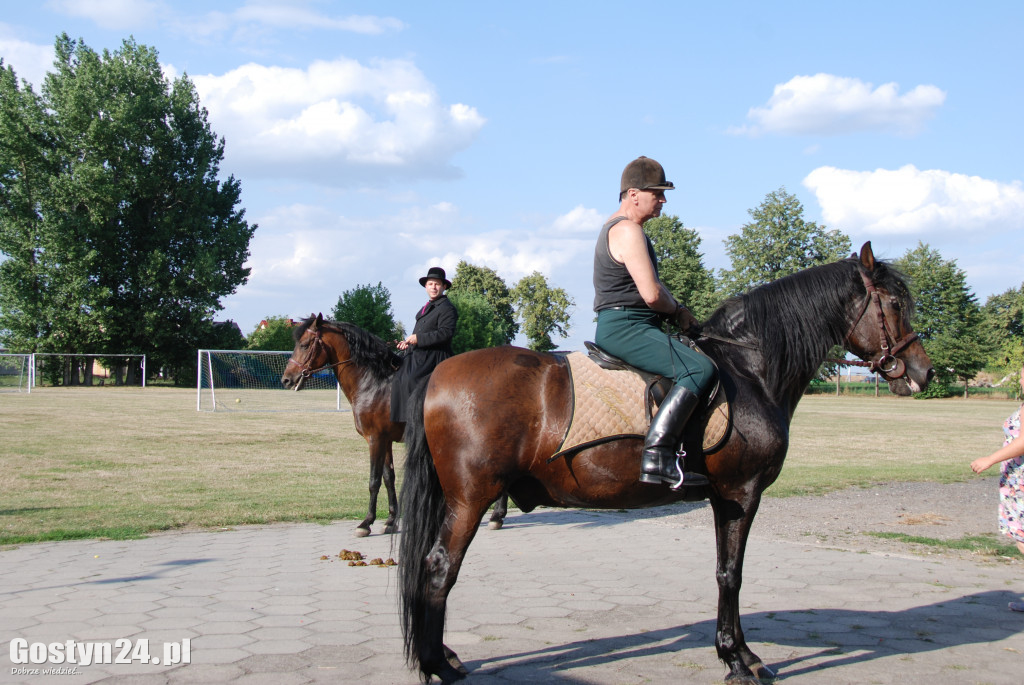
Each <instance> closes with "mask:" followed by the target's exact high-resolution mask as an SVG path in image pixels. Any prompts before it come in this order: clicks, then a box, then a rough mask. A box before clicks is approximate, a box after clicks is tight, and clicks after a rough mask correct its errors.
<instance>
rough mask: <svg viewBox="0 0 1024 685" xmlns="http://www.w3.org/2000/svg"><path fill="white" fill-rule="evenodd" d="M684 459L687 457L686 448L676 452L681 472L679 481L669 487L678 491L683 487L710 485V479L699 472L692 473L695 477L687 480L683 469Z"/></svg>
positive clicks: (677, 466)
mask: <svg viewBox="0 0 1024 685" xmlns="http://www.w3.org/2000/svg"><path fill="white" fill-rule="evenodd" d="M684 459H686V451H685V450H682V449H681V450H679V451H678V452H676V471H678V472H679V482H677V483H675V484H674V485H669V486H668V487H669V489H670V490H673V491H678V490H679V489H680V488H682V487H704V486H706V485H710V482H709V481H708V479H707V478H705V477H704V476H703V475H701V474H699V473H695V474H691V476H693V477H692V478H690V480H686V471H685V470H684V469H683V460H684ZM694 481H696V482H694ZM701 481H703V482H701Z"/></svg>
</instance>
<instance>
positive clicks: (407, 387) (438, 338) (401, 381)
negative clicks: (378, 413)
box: [391, 266, 459, 423]
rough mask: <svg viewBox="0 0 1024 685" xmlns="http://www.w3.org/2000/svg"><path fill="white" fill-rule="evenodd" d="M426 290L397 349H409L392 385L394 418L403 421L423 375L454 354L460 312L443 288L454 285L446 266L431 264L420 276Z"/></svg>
mask: <svg viewBox="0 0 1024 685" xmlns="http://www.w3.org/2000/svg"><path fill="white" fill-rule="evenodd" d="M420 285H422V286H423V287H424V288H425V289H426V291H427V297H429V298H430V299H428V300H427V303H426V304H425V305H423V307H422V308H421V309H420V311H419V313H417V314H416V325H415V326H414V327H413V329H412V334H411V335H410V336H409V337H407V338H406V339H405V340H399V341H398V349H400V350H408V352H407V354H406V355H405V357H404V358H403V359H402V366H401V367H399V369H398V372H397V373H396V374H395V380H394V382H393V383H392V385H391V420H392V421H394V422H396V423H403V422H405V420H406V416H407V414H408V411H409V406H408V404H409V395H410V394H411V393H412V389H413V388H414V387H416V384H417V383H418V382H419V381H420V379H422V378H425V377H426V376H429V375H430V372H431V371H433V370H434V367H435V366H437V365H438V364H440V363H441V362H443V361H444V360H445V359H447V358H448V357H450V356H452V336H454V335H455V324H456V322H458V320H459V313H458V311H456V309H455V305H453V304H452V303H451V301H449V300H448V298H447V297H446V296H445V294H444V291H445V290H447V289H448V288H450V287H452V283H451V281H449V280H448V279H447V278H445V273H444V269H442V268H441V267H439V266H432V267H430V269H429V270H428V271H427V275H426V276H424V277H423V278H421V279H420Z"/></svg>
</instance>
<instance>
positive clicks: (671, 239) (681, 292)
mask: <svg viewBox="0 0 1024 685" xmlns="http://www.w3.org/2000/svg"><path fill="white" fill-rule="evenodd" d="M644 233H646V234H647V236H648V237H649V238H650V239H651V243H652V244H653V245H654V253H655V255H656V256H657V258H658V275H659V277H660V279H661V282H662V283H664V284H665V287H667V288H668V289H669V291H670V292H671V293H672V294H673V295H674V296H675V298H676V299H677V300H678V301H680V302H682V303H684V304H685V305H686V306H687V307H689V308H690V311H692V312H693V314H694V316H696V317H697V318H698V319H700V320H701V321H703V320H704V319H706V318H707V317H708V316H709V315H710V314H711V312H712V311H714V309H715V307H716V306H718V301H719V300H718V296H717V295H716V293H715V277H714V274H713V273H712V272H711V271H710V270H709V269H708V268H706V267H705V266H704V255H702V254H701V252H700V244H701V238H700V235H698V233H697V231H695V230H693V229H690V228H686V227H685V226H683V222H682V221H680V219H679V217H677V216H672V215H670V214H666V215H663V216H659V217H657V218H654V219H651V220H649V221H647V222H646V223H645V224H644Z"/></svg>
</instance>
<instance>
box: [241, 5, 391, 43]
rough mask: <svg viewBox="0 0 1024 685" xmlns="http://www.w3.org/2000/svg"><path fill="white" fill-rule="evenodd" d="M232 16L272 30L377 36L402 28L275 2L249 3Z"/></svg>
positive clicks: (367, 18) (377, 20)
mask: <svg viewBox="0 0 1024 685" xmlns="http://www.w3.org/2000/svg"><path fill="white" fill-rule="evenodd" d="M232 16H233V18H234V19H235V20H236V21H237V22H239V23H249V22H251V23H255V24H261V25H264V26H269V27H273V28H301V29H333V30H338V31H349V32H352V33H363V34H369V35H376V34H381V33H384V32H386V31H400V30H402V29H403V28H405V24H403V23H402V22H401V21H399V20H398V19H394V18H392V17H374V16H367V15H350V16H347V17H330V16H326V15H323V14H320V13H319V12H314V11H312V10H309V9H307V8H305V7H302V6H301V5H294V4H293V5H288V4H282V3H281V2H278V1H275V2H269V3H260V2H251V3H249V4H247V5H245V6H244V7H242V8H240V9H238V10H236V11H235V12H234V13H232Z"/></svg>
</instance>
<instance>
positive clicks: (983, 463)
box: [971, 455, 995, 473]
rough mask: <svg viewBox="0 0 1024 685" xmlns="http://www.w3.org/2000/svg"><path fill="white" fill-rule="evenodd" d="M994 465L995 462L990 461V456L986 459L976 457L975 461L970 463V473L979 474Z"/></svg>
mask: <svg viewBox="0 0 1024 685" xmlns="http://www.w3.org/2000/svg"><path fill="white" fill-rule="evenodd" d="M994 463H995V462H993V461H992V457H991V455H989V456H987V457H978V458H977V459H975V460H974V461H972V462H971V471H974V472H975V473H981V472H982V471H984V470H986V469H988V468H989V467H990V466H992V464H994Z"/></svg>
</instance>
